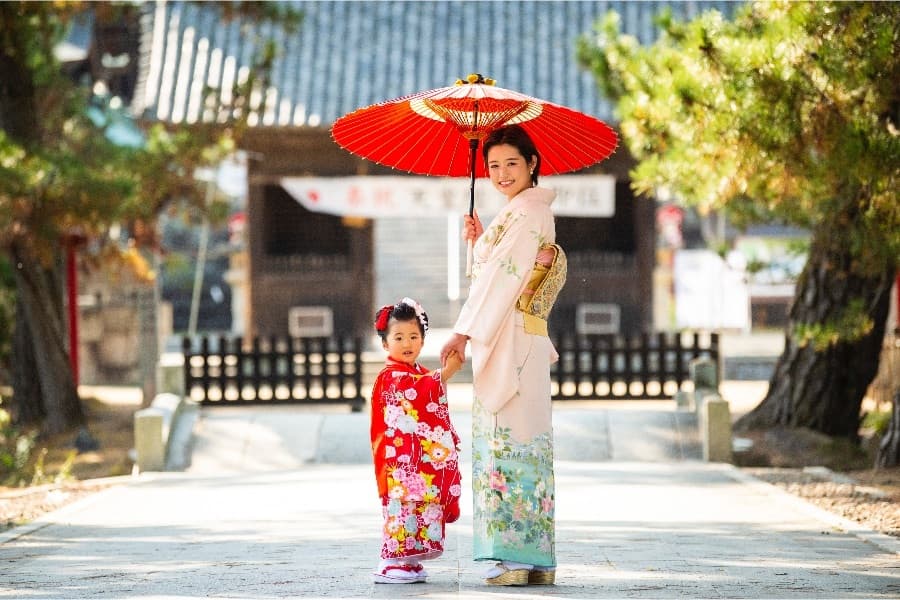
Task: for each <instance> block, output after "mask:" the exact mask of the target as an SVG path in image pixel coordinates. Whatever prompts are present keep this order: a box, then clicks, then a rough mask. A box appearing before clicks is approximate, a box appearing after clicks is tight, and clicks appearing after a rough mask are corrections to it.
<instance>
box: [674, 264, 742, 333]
mask: <svg viewBox="0 0 900 600" xmlns="http://www.w3.org/2000/svg"><path fill="white" fill-rule="evenodd" d="M674 279H675V325H676V327H679V328H682V327H686V328H691V329H747V328H748V327H749V326H750V294H749V293H748V290H747V281H746V273H745V272H744V271H742V270H735V269H732V268H731V267H729V265H728V263H726V262H725V261H724V260H722V258H721V257H720V256H719V255H718V254H716V253H715V252H713V251H711V250H678V251H677V252H676V253H675V264H674Z"/></svg>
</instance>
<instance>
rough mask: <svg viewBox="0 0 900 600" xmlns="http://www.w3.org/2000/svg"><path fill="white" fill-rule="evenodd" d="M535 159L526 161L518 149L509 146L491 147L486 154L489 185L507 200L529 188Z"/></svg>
mask: <svg viewBox="0 0 900 600" xmlns="http://www.w3.org/2000/svg"><path fill="white" fill-rule="evenodd" d="M535 163H537V159H536V158H535V157H533V156H532V157H531V160H530V161H529V160H526V159H525V157H524V156H522V154H521V153H520V152H519V149H518V148H516V147H515V146H510V145H509V144H498V145H496V146H492V147H491V149H490V150H488V154H487V168H488V173H490V175H491V183H493V184H494V187H495V188H497V189H498V190H499V191H500V192H501V193H502V194H503V195H504V196H506V197H507V198H508V199H509V198H512V197H513V196H515V195H516V194H518V193H519V192H521V191H522V190H524V189H527V188H530V187H531V170H532V169H533V168H534V165H535Z"/></svg>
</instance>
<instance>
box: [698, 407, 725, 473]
mask: <svg viewBox="0 0 900 600" xmlns="http://www.w3.org/2000/svg"><path fill="white" fill-rule="evenodd" d="M700 437H701V439H702V442H703V460H705V461H708V462H731V411H730V410H729V409H728V402H727V401H725V400H723V399H722V398H720V397H719V396H715V395H707V396H705V397H704V398H703V408H702V410H701V412H700Z"/></svg>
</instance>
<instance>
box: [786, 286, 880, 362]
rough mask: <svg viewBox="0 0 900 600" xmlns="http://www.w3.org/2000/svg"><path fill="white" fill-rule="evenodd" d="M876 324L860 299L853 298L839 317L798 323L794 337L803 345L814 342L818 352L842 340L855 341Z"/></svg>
mask: <svg viewBox="0 0 900 600" xmlns="http://www.w3.org/2000/svg"><path fill="white" fill-rule="evenodd" d="M874 326H875V322H874V321H873V320H872V317H870V316H869V313H868V311H867V310H866V307H865V306H864V305H863V303H862V301H860V300H856V299H854V300H851V301H850V303H849V304H848V305H847V306H845V307H843V310H841V312H840V314H839V315H838V316H837V318H834V319H828V320H825V321H822V322H819V323H797V324H796V325H795V327H794V339H796V340H797V343H798V344H799V345H800V346H801V347H802V346H805V345H807V344H812V347H813V348H814V349H815V351H816V352H824V351H826V350H827V349H828V348H829V347H831V346H833V345H835V344H838V343H840V342H842V341H854V340H858V339H861V338H862V337H863V336H865V335H867V334H868V333H869V332H870V331H871V330H872V328H873V327H874Z"/></svg>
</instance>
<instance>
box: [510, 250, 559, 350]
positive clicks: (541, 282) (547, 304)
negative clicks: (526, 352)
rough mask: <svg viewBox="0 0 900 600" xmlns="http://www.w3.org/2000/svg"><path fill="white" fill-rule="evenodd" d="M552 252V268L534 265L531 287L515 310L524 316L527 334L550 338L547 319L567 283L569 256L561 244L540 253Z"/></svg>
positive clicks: (518, 301) (538, 264) (530, 281)
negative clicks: (567, 258) (567, 256)
mask: <svg viewBox="0 0 900 600" xmlns="http://www.w3.org/2000/svg"><path fill="white" fill-rule="evenodd" d="M547 249H550V250H553V251H554V256H553V261H552V262H551V263H550V266H549V267H548V266H544V265H542V264H540V263H535V264H534V269H533V270H532V271H531V277H530V278H529V280H528V284H527V285H526V286H525V289H524V290H523V291H522V294H521V295H520V296H519V299H518V300H517V301H516V309H517V310H518V311H519V312H521V313H522V316H523V317H524V321H525V332H526V333H530V334H532V335H542V336H544V337H546V336H547V317H549V316H550V309H551V308H553V304H554V303H555V302H556V298H557V296H559V292H560V291H561V290H562V288H563V285H565V283H566V270H567V262H566V253H565V252H563V249H562V247H560V246H559V245H558V244H542V245H541V247H540V249H539V250H547Z"/></svg>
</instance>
